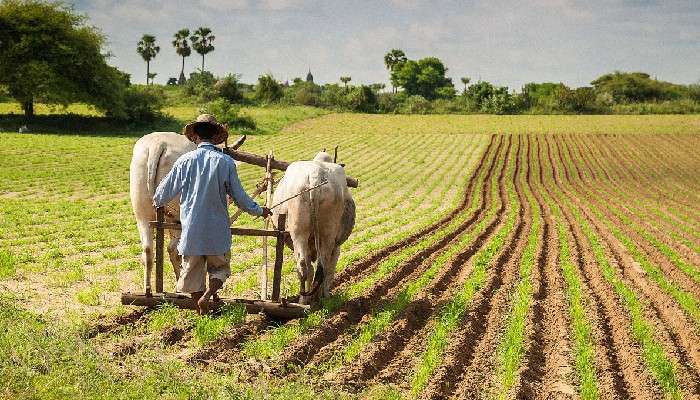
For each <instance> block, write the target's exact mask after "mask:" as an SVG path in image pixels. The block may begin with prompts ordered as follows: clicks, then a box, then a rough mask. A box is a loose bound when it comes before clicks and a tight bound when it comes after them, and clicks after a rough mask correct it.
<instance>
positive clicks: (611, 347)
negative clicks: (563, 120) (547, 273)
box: [548, 138, 648, 399]
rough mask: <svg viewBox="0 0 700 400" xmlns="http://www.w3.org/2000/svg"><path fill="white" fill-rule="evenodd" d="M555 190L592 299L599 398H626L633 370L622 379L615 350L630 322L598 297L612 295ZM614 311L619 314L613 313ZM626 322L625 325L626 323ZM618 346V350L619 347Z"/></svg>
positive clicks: (612, 304)
mask: <svg viewBox="0 0 700 400" xmlns="http://www.w3.org/2000/svg"><path fill="white" fill-rule="evenodd" d="M554 143H555V145H556V149H557V155H558V157H559V158H558V159H557V160H556V161H555V165H556V167H561V168H562V169H563V170H564V171H568V167H567V165H568V163H567V161H566V159H565V158H564V157H563V155H562V151H561V146H560V145H559V141H558V140H556V138H554ZM548 145H549V143H548ZM565 176H566V182H567V183H568V184H570V183H571V180H570V178H569V175H568V174H565ZM554 190H556V191H558V192H564V191H565V190H566V189H565V188H564V187H563V186H561V185H557V188H552V189H551V190H550V191H549V193H550V196H551V197H552V198H553V199H554V200H555V201H556V202H557V204H558V206H559V207H560V209H561V210H562V213H563V215H564V218H565V221H566V225H567V226H568V231H569V238H570V239H571V241H572V242H573V244H574V247H573V249H572V256H573V257H574V259H575V260H576V261H577V264H578V270H579V271H578V272H579V275H580V276H581V278H582V281H583V284H584V285H585V287H586V289H587V290H586V292H587V295H588V297H589V298H590V299H592V300H593V304H592V310H593V311H594V312H593V313H592V315H591V317H589V318H590V320H592V321H595V322H596V323H595V324H593V336H594V338H595V350H596V371H597V377H598V382H599V383H600V389H601V395H602V396H603V397H604V398H618V399H626V398H629V395H630V392H629V381H630V379H631V378H630V376H633V374H634V372H635V371H634V370H631V371H630V370H628V371H626V372H628V374H627V376H626V378H628V379H623V376H624V372H623V371H622V367H621V362H620V360H619V359H618V353H617V352H616V350H615V348H616V346H615V345H616V343H615V341H616V339H618V340H619V338H622V341H623V342H625V344H629V343H631V340H630V339H629V337H626V335H625V334H626V330H625V326H629V323H628V321H624V320H622V319H623V317H622V316H621V315H620V314H619V309H618V308H617V307H616V306H617V305H616V304H615V302H614V301H612V300H611V298H610V297H605V298H604V299H603V298H601V297H602V296H605V295H611V294H610V293H609V292H607V293H602V291H603V290H604V289H605V285H604V284H603V283H602V282H601V281H600V279H599V278H600V276H599V275H597V274H592V273H591V270H592V269H593V268H592V265H591V261H590V258H587V257H586V255H585V254H583V248H582V245H581V232H580V229H579V227H578V225H577V224H576V222H575V221H574V220H573V218H572V217H571V215H570V213H569V211H568V209H567V208H566V204H565V203H563V202H562V200H561V199H560V198H559V196H557V195H555V194H554V193H553V191H554ZM595 278H598V279H595ZM592 279H595V281H592ZM616 312H617V313H618V314H615V313H616ZM626 322H627V324H625V323H626ZM613 325H614V326H613ZM616 335H617V336H616ZM619 346H620V345H618V346H617V347H618V348H619ZM625 361H626V363H625V365H626V366H630V364H631V365H634V364H633V363H635V362H636V363H638V362H639V358H637V357H629V358H627V359H626V360H625ZM637 371H641V368H637ZM630 374H632V375H630ZM647 387H648V385H647ZM644 392H645V391H644V389H640V390H637V391H636V393H635V394H636V395H639V394H642V393H644Z"/></svg>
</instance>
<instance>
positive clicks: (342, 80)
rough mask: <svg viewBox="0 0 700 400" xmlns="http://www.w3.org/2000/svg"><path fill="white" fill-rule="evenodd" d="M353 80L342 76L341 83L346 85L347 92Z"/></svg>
mask: <svg viewBox="0 0 700 400" xmlns="http://www.w3.org/2000/svg"><path fill="white" fill-rule="evenodd" d="M351 80H352V78H351V77H349V76H341V77H340V81H341V82H343V84H344V85H345V90H346V91H347V90H348V82H350V81H351Z"/></svg>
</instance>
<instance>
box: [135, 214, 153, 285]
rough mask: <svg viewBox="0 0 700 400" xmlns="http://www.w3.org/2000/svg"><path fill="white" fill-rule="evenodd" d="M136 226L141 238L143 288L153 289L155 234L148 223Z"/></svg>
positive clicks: (141, 222)
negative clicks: (152, 273) (152, 272)
mask: <svg viewBox="0 0 700 400" xmlns="http://www.w3.org/2000/svg"><path fill="white" fill-rule="evenodd" d="M136 225H137V226H138V229H139V236H141V249H142V252H141V262H142V263H143V272H144V273H143V288H144V290H146V291H148V290H150V288H151V271H152V270H153V233H152V232H151V227H150V226H149V225H148V221H137V223H136Z"/></svg>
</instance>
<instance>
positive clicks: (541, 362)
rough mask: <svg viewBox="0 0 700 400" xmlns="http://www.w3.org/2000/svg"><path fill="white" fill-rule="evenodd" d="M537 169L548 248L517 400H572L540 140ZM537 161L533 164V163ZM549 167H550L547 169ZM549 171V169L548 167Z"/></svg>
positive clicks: (556, 250)
mask: <svg viewBox="0 0 700 400" xmlns="http://www.w3.org/2000/svg"><path fill="white" fill-rule="evenodd" d="M535 142H536V145H537V154H536V156H535V157H536V162H537V170H538V175H539V185H538V186H537V189H536V190H535V192H534V195H535V198H536V199H537V201H538V203H539V204H540V207H541V209H542V214H543V216H544V238H545V243H546V245H545V247H544V250H543V252H542V254H541V257H540V259H539V260H538V267H537V270H538V275H539V277H540V281H539V288H538V289H537V291H536V292H535V304H534V306H533V319H534V324H533V333H532V339H531V341H530V346H529V348H528V350H527V352H526V356H525V358H526V360H527V361H526V363H525V366H524V368H523V371H522V373H521V380H520V386H519V388H518V390H517V394H516V397H517V398H518V399H550V398H573V397H574V393H575V389H574V386H573V379H572V374H573V368H572V366H571V361H570V360H571V358H572V356H571V353H572V351H571V348H572V344H571V340H570V338H569V336H568V326H569V324H570V322H569V315H568V313H566V312H565V310H567V308H568V306H567V303H566V298H565V296H564V280H563V277H562V276H561V273H560V272H559V270H558V265H557V260H558V259H559V247H558V246H557V245H556V242H557V237H556V229H555V228H554V222H553V220H552V212H551V210H550V209H549V207H548V205H547V204H546V202H545V201H544V199H543V197H542V196H543V195H542V191H543V190H544V186H545V179H544V173H545V166H544V165H543V155H542V148H541V144H540V140H539V137H535ZM532 162H534V161H532ZM548 167H549V166H548ZM547 169H548V168H547Z"/></svg>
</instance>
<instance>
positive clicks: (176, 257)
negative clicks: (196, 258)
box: [168, 231, 182, 282]
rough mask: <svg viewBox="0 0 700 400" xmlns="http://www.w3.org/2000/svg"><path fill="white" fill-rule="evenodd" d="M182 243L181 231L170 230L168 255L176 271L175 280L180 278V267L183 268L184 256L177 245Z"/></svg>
mask: <svg viewBox="0 0 700 400" xmlns="http://www.w3.org/2000/svg"><path fill="white" fill-rule="evenodd" d="M179 243H180V231H170V243H168V255H169V256H170V263H171V264H172V265H173V272H175V282H177V280H178V279H180V269H181V268H182V257H180V254H178V252H177V245H178V244H179Z"/></svg>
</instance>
